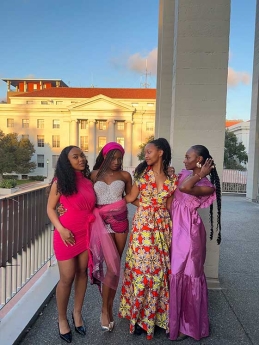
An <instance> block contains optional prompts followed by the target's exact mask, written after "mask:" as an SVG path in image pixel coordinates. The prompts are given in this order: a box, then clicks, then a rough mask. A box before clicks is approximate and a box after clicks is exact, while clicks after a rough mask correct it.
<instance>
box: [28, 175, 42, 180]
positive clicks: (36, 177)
mask: <svg viewBox="0 0 259 345" xmlns="http://www.w3.org/2000/svg"><path fill="white" fill-rule="evenodd" d="M44 179H45V176H41V175H36V176H30V180H32V181H44Z"/></svg>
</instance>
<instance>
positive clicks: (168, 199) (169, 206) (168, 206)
mask: <svg viewBox="0 0 259 345" xmlns="http://www.w3.org/2000/svg"><path fill="white" fill-rule="evenodd" d="M172 200H173V195H171V196H170V197H169V198H167V200H166V208H167V210H168V211H170V210H171V204H172Z"/></svg>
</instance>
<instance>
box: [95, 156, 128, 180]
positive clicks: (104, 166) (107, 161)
mask: <svg viewBox="0 0 259 345" xmlns="http://www.w3.org/2000/svg"><path fill="white" fill-rule="evenodd" d="M116 152H120V151H119V150H110V151H109V152H108V153H107V154H106V156H105V158H104V154H103V149H102V150H101V151H100V152H99V155H98V156H97V158H96V161H95V165H94V167H93V170H98V173H97V174H96V181H97V180H98V178H99V177H100V176H102V175H104V174H105V172H106V171H107V170H108V168H109V166H110V165H111V162H112V160H113V157H114V155H115V153H116ZM122 169H123V168H122V161H121V166H120V170H122Z"/></svg>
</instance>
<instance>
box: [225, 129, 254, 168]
mask: <svg viewBox="0 0 259 345" xmlns="http://www.w3.org/2000/svg"><path fill="white" fill-rule="evenodd" d="M247 161H248V156H247V153H246V150H245V146H244V145H243V143H242V142H238V140H237V137H236V135H235V133H233V132H230V131H229V130H228V129H227V130H226V133H225V151H224V168H225V169H235V170H246V169H245V168H244V167H243V166H242V165H241V163H246V162H247Z"/></svg>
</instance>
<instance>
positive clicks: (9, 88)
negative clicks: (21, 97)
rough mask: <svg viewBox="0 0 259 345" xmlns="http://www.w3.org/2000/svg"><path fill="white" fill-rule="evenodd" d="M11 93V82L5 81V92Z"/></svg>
mask: <svg viewBox="0 0 259 345" xmlns="http://www.w3.org/2000/svg"><path fill="white" fill-rule="evenodd" d="M10 91H11V82H10V80H7V92H10Z"/></svg>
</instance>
